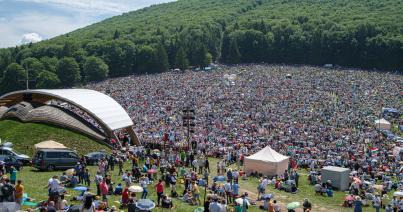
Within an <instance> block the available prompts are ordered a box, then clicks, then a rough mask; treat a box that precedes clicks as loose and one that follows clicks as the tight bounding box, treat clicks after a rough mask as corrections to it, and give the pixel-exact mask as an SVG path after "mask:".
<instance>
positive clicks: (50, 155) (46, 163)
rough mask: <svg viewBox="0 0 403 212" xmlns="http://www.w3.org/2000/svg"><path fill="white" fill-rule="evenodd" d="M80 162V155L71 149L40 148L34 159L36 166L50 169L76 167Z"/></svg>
mask: <svg viewBox="0 0 403 212" xmlns="http://www.w3.org/2000/svg"><path fill="white" fill-rule="evenodd" d="M78 162H79V158H78V155H77V154H76V153H75V152H74V151H72V150H69V149H40V150H38V151H37V152H36V154H35V156H34V158H33V159H32V163H33V165H34V167H35V168H37V169H39V170H49V171H53V170H56V169H70V168H74V167H75V165H77V163H78Z"/></svg>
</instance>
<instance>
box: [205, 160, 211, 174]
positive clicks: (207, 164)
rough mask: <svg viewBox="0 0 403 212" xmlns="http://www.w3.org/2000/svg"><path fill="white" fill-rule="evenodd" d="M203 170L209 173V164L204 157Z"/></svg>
mask: <svg viewBox="0 0 403 212" xmlns="http://www.w3.org/2000/svg"><path fill="white" fill-rule="evenodd" d="M204 168H205V169H206V170H208V172H210V163H209V161H208V158H207V157H206V160H205V161H204Z"/></svg>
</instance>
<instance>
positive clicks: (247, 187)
mask: <svg viewBox="0 0 403 212" xmlns="http://www.w3.org/2000/svg"><path fill="white" fill-rule="evenodd" d="M209 160H210V164H216V162H217V161H218V159H216V158H210V159H209ZM129 167H130V164H129V162H126V163H125V169H129ZM211 168H212V169H211V172H212V173H211V177H213V176H216V170H215V168H214V167H213V166H212V167H211ZM89 170H90V172H91V178H92V179H93V177H94V176H95V172H96V167H95V166H90V167H89ZM61 173H62V171H55V172H39V171H36V170H35V169H33V168H31V167H26V168H24V169H23V170H22V171H21V172H19V174H18V177H19V179H22V180H23V182H24V186H25V189H26V192H27V193H28V195H29V196H30V197H32V198H35V199H36V201H40V200H45V199H47V189H46V188H45V186H46V184H47V181H48V179H49V178H50V177H51V176H53V175H59V176H60V174H61ZM300 174H301V177H300V188H299V192H298V193H297V194H289V193H285V192H283V191H276V190H274V189H273V188H272V186H269V187H268V188H267V189H266V193H274V194H275V199H277V200H278V201H279V202H280V203H283V204H287V203H290V202H295V201H299V202H302V201H303V199H304V198H309V199H310V201H311V202H312V204H313V207H314V208H313V209H314V210H313V211H353V210H352V209H347V208H342V207H340V205H341V204H342V202H343V198H344V196H345V193H344V192H338V191H336V192H335V196H334V197H333V198H329V197H324V196H318V195H315V194H314V190H313V186H311V185H309V183H308V180H307V176H306V172H305V171H304V170H301V171H300ZM211 177H210V179H211ZM120 179H121V176H118V170H117V169H115V171H114V172H112V181H113V182H115V183H119V182H121V180H120ZM257 181H258V179H256V178H249V179H248V180H247V181H242V180H240V183H239V184H240V188H241V189H240V192H249V196H250V197H251V198H252V199H254V198H255V196H256V187H257V184H258V182H257ZM154 184H155V183H153V184H152V185H149V188H148V191H149V196H148V198H150V199H152V200H154V201H156V200H157V196H156V192H155V191H154V187H153V186H154ZM91 189H92V191H93V192H96V188H95V184H94V183H92V185H91ZM165 189H166V190H165V191H168V193H169V188H165ZM183 189H184V186H183V185H182V184H179V185H178V186H177V191H178V193H179V194H181V193H182V191H183ZM67 190H68V197H66V199H67V200H69V203H70V204H71V203H72V204H79V202H72V201H70V199H71V198H72V197H73V196H76V195H78V194H79V192H77V191H74V190H72V189H67ZM200 190H201V201H203V195H204V190H203V189H200ZM119 200H120V196H109V201H108V202H109V205H115V206H117V207H118V205H119V204H118V203H115V201H119ZM173 203H174V206H175V208H174V211H179V212H182V211H183V212H187V211H193V210H194V209H195V208H197V207H196V206H190V205H189V204H187V203H183V202H182V201H181V200H180V199H173ZM259 204H260V203H259ZM153 211H164V210H163V209H161V208H156V209H154V210H153ZM248 211H251V212H255V211H256V212H257V211H262V210H260V209H259V208H258V206H251V207H250V208H249V210H248ZM363 211H373V208H370V207H366V208H365V207H364V208H363Z"/></svg>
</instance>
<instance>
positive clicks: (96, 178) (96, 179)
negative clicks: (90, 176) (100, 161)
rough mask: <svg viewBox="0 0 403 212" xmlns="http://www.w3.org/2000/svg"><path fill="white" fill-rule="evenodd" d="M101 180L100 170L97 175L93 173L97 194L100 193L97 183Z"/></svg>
mask: <svg viewBox="0 0 403 212" xmlns="http://www.w3.org/2000/svg"><path fill="white" fill-rule="evenodd" d="M102 180H103V177H102V175H101V172H99V171H98V172H97V175H95V184H96V186H97V196H100V195H101V189H100V187H99V185H100V184H101V182H102Z"/></svg>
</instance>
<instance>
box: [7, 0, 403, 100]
mask: <svg viewBox="0 0 403 212" xmlns="http://www.w3.org/2000/svg"><path fill="white" fill-rule="evenodd" d="M401 11H403V3H402V2H401V1H394V0H381V1H379V0H357V1H350V0H305V1H292V0H252V1H250V0H218V1H217V0H203V1H202V0H186V1H185V0H181V1H177V2H173V3H168V4H163V5H157V6H152V7H149V8H145V9H142V10H139V11H135V12H131V13H127V14H123V15H121V16H117V17H113V18H111V19H107V20H105V21H103V22H100V23H97V24H94V25H92V26H89V27H86V28H83V29H80V30H76V31H74V32H71V33H68V34H66V35H62V36H59V37H56V38H54V39H51V40H48V41H44V42H40V43H37V44H30V45H24V46H18V47H15V48H8V49H0V94H1V93H6V92H9V91H13V90H18V89H24V88H25V83H24V80H25V78H26V70H28V72H29V78H30V79H31V80H32V81H30V85H31V88H58V87H71V86H75V85H79V84H83V83H87V82H92V81H100V80H104V79H106V78H107V77H119V76H126V75H129V74H143V73H159V72H163V71H167V70H168V69H170V68H180V69H186V68H188V67H189V66H196V67H203V66H206V65H208V64H209V63H211V62H212V61H214V62H222V63H228V64H235V63H260V62H266V63H288V64H313V65H323V64H325V63H332V64H337V65H342V66H350V67H361V68H371V69H372V68H377V69H382V70H400V71H402V70H401V68H403V16H402V15H401Z"/></svg>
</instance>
